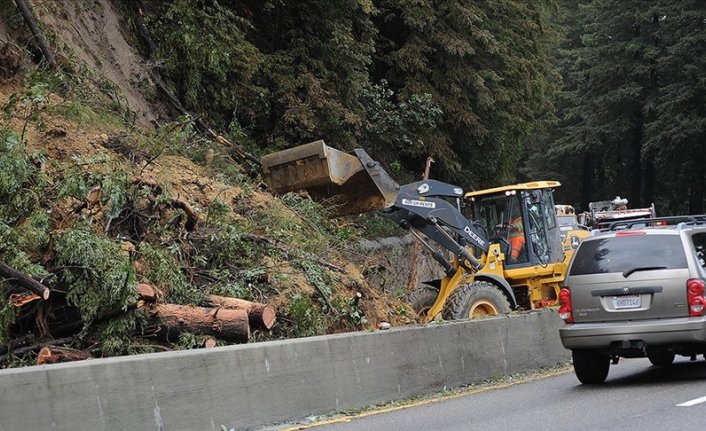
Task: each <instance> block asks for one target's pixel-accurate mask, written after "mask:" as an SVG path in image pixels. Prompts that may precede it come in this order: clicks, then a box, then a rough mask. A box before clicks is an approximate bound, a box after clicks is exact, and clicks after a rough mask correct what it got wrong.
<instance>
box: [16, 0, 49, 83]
mask: <svg viewBox="0 0 706 431" xmlns="http://www.w3.org/2000/svg"><path fill="white" fill-rule="evenodd" d="M15 4H16V5H17V9H19V10H20V13H21V14H22V18H24V20H25V23H26V24H27V26H28V27H29V29H30V31H31V32H32V35H33V36H34V38H35V39H37V43H38V44H39V49H41V50H42V55H43V56H44V59H45V60H46V61H47V64H49V67H51V68H52V69H54V70H56V69H58V66H57V64H56V60H55V59H54V54H53V53H52V51H51V48H49V44H47V40H46V39H45V38H44V33H42V30H41V29H40V28H39V26H38V25H37V21H36V20H35V19H34V15H33V14H32V8H31V7H30V6H29V4H27V2H26V1H25V0H15Z"/></svg>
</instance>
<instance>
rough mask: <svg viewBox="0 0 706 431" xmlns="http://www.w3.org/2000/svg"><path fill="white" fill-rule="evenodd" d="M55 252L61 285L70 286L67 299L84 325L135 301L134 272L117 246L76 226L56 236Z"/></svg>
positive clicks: (127, 259) (125, 255)
mask: <svg viewBox="0 0 706 431" xmlns="http://www.w3.org/2000/svg"><path fill="white" fill-rule="evenodd" d="M54 251H55V252H56V259H57V265H58V266H59V267H61V269H62V272H61V278H62V281H63V283H64V284H66V285H67V286H69V292H68V294H67V297H66V298H67V300H68V302H69V303H70V304H72V305H75V306H76V307H78V309H79V311H80V312H81V317H82V319H83V321H84V322H86V324H88V323H89V322H90V321H91V320H92V319H94V318H96V317H99V316H101V315H102V314H104V313H106V312H108V311H111V310H116V309H126V308H127V306H128V305H129V304H131V303H134V302H135V301H136V300H137V288H136V282H135V270H134V268H133V265H132V262H131V260H130V258H129V256H128V255H127V254H126V253H124V252H123V251H122V250H120V247H119V246H118V244H117V243H116V242H114V241H111V240H108V239H105V238H101V237H99V236H98V235H96V234H95V233H94V232H92V231H90V230H88V229H87V228H83V227H80V226H79V227H75V228H71V229H69V230H67V231H65V232H62V233H60V234H57V235H56V236H55V237H54Z"/></svg>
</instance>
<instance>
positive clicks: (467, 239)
mask: <svg viewBox="0 0 706 431" xmlns="http://www.w3.org/2000/svg"><path fill="white" fill-rule="evenodd" d="M462 196H463V190H462V189H461V188H460V187H457V186H453V185H451V184H447V183H443V182H440V181H436V180H425V181H418V182H415V183H410V184H405V185H403V186H400V191H399V193H398V195H397V199H396V200H395V203H394V204H393V205H392V206H390V207H388V208H385V209H384V210H382V211H380V213H379V214H380V215H381V216H383V217H385V218H388V219H391V220H394V221H395V222H397V224H399V225H400V226H401V227H403V228H405V229H414V230H417V231H419V232H422V233H423V234H424V235H426V236H427V237H428V238H430V239H431V240H433V241H435V242H436V243H438V244H439V245H440V246H442V247H444V248H445V249H447V250H449V251H450V252H452V253H453V254H454V255H455V256H456V257H457V258H458V261H459V262H460V263H461V264H462V265H464V266H466V267H467V269H468V270H469V271H471V272H475V271H477V270H479V269H480V268H481V267H482V266H483V265H482V264H481V262H480V261H479V260H478V259H477V258H476V257H475V256H473V254H471V253H470V251H469V249H468V247H469V245H470V246H474V247H476V248H478V249H479V250H481V251H483V253H486V252H487V251H488V241H487V239H485V237H484V235H483V234H481V233H480V231H479V229H478V227H477V226H476V225H475V224H474V223H472V222H471V221H469V220H468V219H466V218H465V217H464V216H463V214H461V212H460V210H459V209H458V208H457V207H455V206H454V205H452V204H451V203H449V202H447V201H446V200H444V198H455V199H460V198H461V197H462ZM425 245H426V246H427V247H428V248H430V251H432V256H433V258H434V259H435V260H436V261H437V262H439V264H441V265H442V266H443V267H444V269H445V270H446V274H447V275H448V276H452V275H453V274H454V273H455V272H456V270H455V269H454V267H453V265H451V263H450V262H449V261H447V260H446V259H445V258H444V257H443V254H442V253H440V252H438V251H436V250H433V249H431V247H430V246H429V245H428V244H426V243H425Z"/></svg>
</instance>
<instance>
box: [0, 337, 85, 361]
mask: <svg viewBox="0 0 706 431" xmlns="http://www.w3.org/2000/svg"><path fill="white" fill-rule="evenodd" d="M74 339H75V338H74V337H66V338H57V339H55V340H51V341H45V342H43V343H40V344H34V345H31V346H25V347H19V348H17V349H14V350H12V351H10V353H7V354H5V355H2V356H0V362H4V361H6V360H7V359H8V358H9V357H10V356H17V355H22V354H24V353H27V352H33V351H36V350H39V349H41V348H42V347H44V346H56V345H57V344H68V343H71V342H73V341H74Z"/></svg>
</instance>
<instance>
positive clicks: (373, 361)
mask: <svg viewBox="0 0 706 431" xmlns="http://www.w3.org/2000/svg"><path fill="white" fill-rule="evenodd" d="M562 324H563V323H562V322H561V320H560V319H559V317H558V316H557V314H556V312H552V311H550V310H547V311H542V312H533V313H527V314H521V315H517V316H503V317H497V318H491V319H483V320H477V321H462V322H450V323H444V324H431V325H426V326H413V327H404V328H398V329H391V330H388V331H376V332H357V333H348V334H340V335H330V336H321V337H312V338H301V339H294V340H284V341H274V342H265V343H255V344H246V345H238V346H228V347H220V348H214V349H208V350H190V351H179V352H167V353H154V354H147V355H136V356H127V357H119V358H107V359H94V360H88V361H83V362H75V363H67V364H56V365H42V366H34V367H26V368H18V369H8V370H0V431H15V430H72V431H73V430H91V431H94V430H169V431H171V430H189V431H192V430H220V429H221V425H225V426H226V427H227V428H229V429H230V428H236V429H241V428H253V427H259V426H265V425H268V424H272V423H278V422H283V421H287V420H292V419H298V418H304V417H307V416H310V415H319V414H325V413H330V412H334V411H338V410H344V409H354V408H360V407H364V406H367V405H371V404H375V403H379V402H383V401H389V400H394V399H402V398H407V397H411V396H414V395H419V394H424V393H429V392H434V391H438V390H442V389H443V388H451V387H457V386H462V385H465V384H470V383H473V382H477V381H480V380H484V379H487V378H490V377H493V376H501V375H506V374H513V373H517V372H522V371H528V370H532V369H537V368H540V367H545V366H550V365H554V364H557V363H560V362H562V361H566V360H568V359H569V352H568V351H566V350H565V349H564V348H563V347H562V346H561V342H560V340H559V335H558V328H559V327H560V326H561V325H562Z"/></svg>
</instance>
